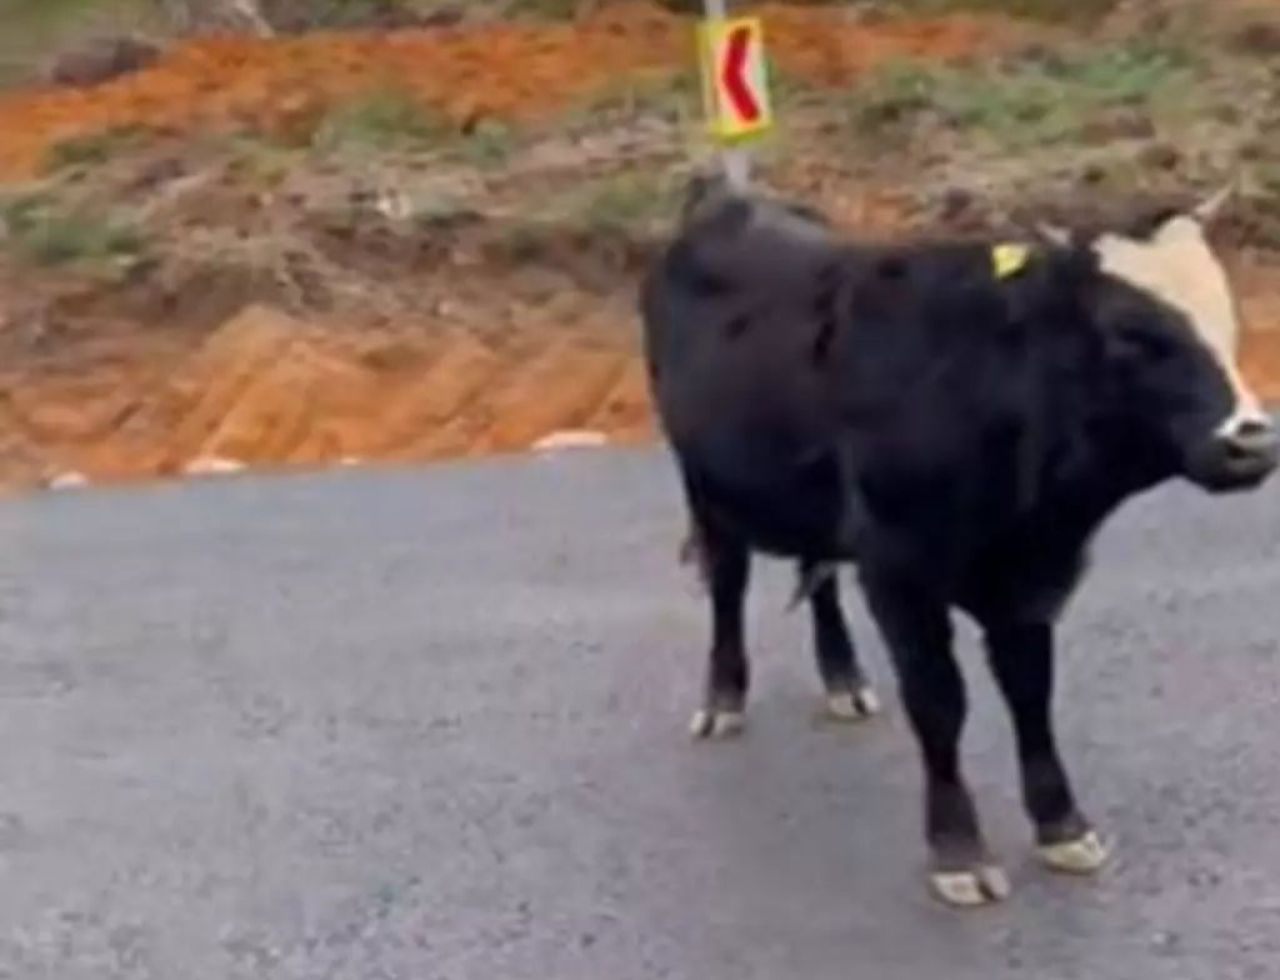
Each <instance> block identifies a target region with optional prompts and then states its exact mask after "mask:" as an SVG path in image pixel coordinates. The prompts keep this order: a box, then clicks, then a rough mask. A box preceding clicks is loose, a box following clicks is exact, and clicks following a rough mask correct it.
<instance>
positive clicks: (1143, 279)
mask: <svg viewBox="0 0 1280 980" xmlns="http://www.w3.org/2000/svg"><path fill="white" fill-rule="evenodd" d="M1094 250H1095V251H1096V252H1097V253H1098V256H1099V259H1100V260H1101V265H1102V269H1103V271H1104V272H1107V273H1109V274H1111V275H1113V276H1115V277H1116V278H1118V279H1123V280H1124V281H1126V282H1128V283H1129V284H1130V285H1133V286H1136V287H1138V288H1139V289H1143V290H1146V291H1147V292H1149V293H1151V294H1152V295H1154V296H1156V297H1157V298H1158V299H1160V300H1161V301H1163V302H1164V303H1167V304H1168V305H1169V306H1171V307H1173V308H1174V309H1176V310H1178V311H1179V312H1181V313H1182V314H1183V315H1184V316H1186V318H1187V320H1188V321H1189V322H1190V324H1191V328H1192V329H1193V330H1194V331H1195V332H1196V335H1197V336H1198V337H1199V338H1200V340H1201V342H1202V343H1203V344H1204V345H1205V346H1206V347H1207V348H1208V349H1209V350H1210V352H1211V353H1212V354H1213V356H1214V359H1215V360H1216V361H1217V362H1218V365H1219V367H1220V368H1221V369H1222V372H1223V374H1224V375H1226V378H1227V381H1228V383H1229V384H1230V385H1231V389H1232V391H1233V392H1234V393H1235V399H1236V404H1235V409H1234V411H1233V412H1232V413H1231V417H1230V418H1228V419H1226V420H1225V421H1224V422H1223V424H1222V427H1221V431H1223V432H1231V431H1234V429H1235V428H1236V427H1238V426H1239V425H1240V423H1242V422H1245V421H1262V422H1265V421H1266V416H1265V415H1264V414H1263V413H1262V409H1261V407H1260V405H1259V403H1258V399H1257V396H1255V395H1254V394H1253V392H1251V391H1250V390H1249V388H1248V386H1247V385H1246V384H1245V382H1244V379H1243V378H1242V377H1241V375H1240V370H1239V368H1238V367H1237V365H1236V355H1237V351H1238V347H1239V343H1240V320H1239V316H1238V314H1237V310H1236V303H1235V298H1234V296H1233V295H1232V292H1231V286H1230V284H1229V283H1228V281H1227V274H1226V271H1225V270H1224V269H1223V268H1222V263H1220V262H1219V261H1218V259H1217V257H1216V256H1215V255H1214V254H1213V251H1212V250H1211V249H1210V248H1209V243H1208V242H1207V241H1206V240H1205V236H1204V228H1203V226H1202V225H1201V224H1200V222H1199V221H1197V220H1196V219H1195V218H1193V217H1191V216H1190V215H1178V216H1177V217H1174V218H1171V219H1170V220H1169V221H1167V222H1165V223H1164V225H1162V226H1161V227H1160V229H1159V231H1157V232H1156V233H1155V235H1153V236H1152V237H1151V239H1150V240H1148V241H1139V240H1136V239H1131V238H1125V237H1123V236H1120V235H1103V236H1102V237H1100V238H1099V239H1098V241H1097V242H1096V243H1095V245H1094Z"/></svg>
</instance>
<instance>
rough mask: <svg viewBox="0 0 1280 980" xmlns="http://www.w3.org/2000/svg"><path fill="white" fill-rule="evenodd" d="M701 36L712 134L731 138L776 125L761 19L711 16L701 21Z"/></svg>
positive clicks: (753, 134)
mask: <svg viewBox="0 0 1280 980" xmlns="http://www.w3.org/2000/svg"><path fill="white" fill-rule="evenodd" d="M698 38H699V45H698V47H699V57H700V61H701V65H702V92H703V100H704V103H705V105H706V109H707V118H708V121H709V124H710V128H711V132H712V135H714V136H715V137H717V138H718V139H720V140H722V141H723V142H726V143H736V142H740V141H743V140H748V139H752V138H754V137H757V136H760V135H762V134H763V133H764V132H765V131H767V130H768V129H770V128H771V127H772V126H773V108H772V106H771V105H770V104H769V79H768V73H767V70H766V68H765V56H764V29H763V26H762V24H761V22H760V20H759V18H756V17H739V18H735V19H733V20H722V19H717V18H711V19H708V20H705V21H703V22H702V23H701V24H699V26H698Z"/></svg>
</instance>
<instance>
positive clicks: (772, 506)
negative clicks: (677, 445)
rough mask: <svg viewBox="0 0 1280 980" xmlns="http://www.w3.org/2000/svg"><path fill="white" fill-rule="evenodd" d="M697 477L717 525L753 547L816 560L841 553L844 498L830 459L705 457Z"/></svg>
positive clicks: (836, 472)
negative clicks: (719, 461) (725, 460)
mask: <svg viewBox="0 0 1280 980" xmlns="http://www.w3.org/2000/svg"><path fill="white" fill-rule="evenodd" d="M753 464H754V465H753ZM694 479H695V481H696V483H697V484H698V492H699V496H700V497H701V499H702V501H703V504H704V505H705V506H706V507H707V508H708V509H709V511H710V514H711V516H712V517H713V518H714V520H715V521H716V523H717V524H718V525H719V526H720V527H722V528H723V529H724V530H726V531H728V532H730V533H732V534H733V535H734V536H735V537H739V538H742V539H743V540H744V541H746V542H747V543H748V544H750V545H751V547H752V548H754V549H755V550H757V551H762V552H768V553H772V554H775V555H778V556H783V557H804V558H815V559H816V558H829V557H835V556H836V555H837V553H838V551H839V548H838V545H837V540H838V536H839V532H840V530H841V518H842V506H841V503H842V500H841V494H840V490H839V479H838V471H837V469H836V464H835V461H834V460H833V459H831V458H830V457H816V458H811V459H808V460H804V461H802V462H798V463H797V462H793V461H784V460H782V459H772V460H770V459H763V458H760V456H759V455H755V456H754V458H751V459H747V460H737V461H734V462H733V463H731V464H729V465H721V466H719V467H717V466H716V465H715V463H714V461H710V462H709V463H708V461H707V460H705V459H704V461H703V466H701V467H698V468H696V476H695V477H694Z"/></svg>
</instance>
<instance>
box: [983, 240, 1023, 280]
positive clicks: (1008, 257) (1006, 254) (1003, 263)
mask: <svg viewBox="0 0 1280 980" xmlns="http://www.w3.org/2000/svg"><path fill="white" fill-rule="evenodd" d="M1030 259H1031V249H1030V248H1028V247H1027V246H1026V245H1019V244H1017V243H1016V242H1003V243H1001V244H1000V245H997V246H995V247H994V248H993V249H992V250H991V264H992V266H993V267H994V269H995V274H996V278H997V279H1008V278H1009V277H1010V276H1016V275H1017V274H1018V273H1019V272H1021V271H1022V270H1023V269H1024V268H1025V267H1026V264H1027V262H1028V261H1030Z"/></svg>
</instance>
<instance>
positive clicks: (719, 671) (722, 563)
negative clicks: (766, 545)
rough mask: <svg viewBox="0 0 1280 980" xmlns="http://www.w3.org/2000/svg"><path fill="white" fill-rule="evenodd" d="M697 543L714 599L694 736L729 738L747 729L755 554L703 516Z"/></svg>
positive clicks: (708, 586)
mask: <svg viewBox="0 0 1280 980" xmlns="http://www.w3.org/2000/svg"><path fill="white" fill-rule="evenodd" d="M698 548H699V552H700V560H701V563H702V568H703V571H704V574H705V576H706V580H707V591H708V592H709V594H710V599H711V653H710V656H709V658H708V669H707V681H706V691H705V693H704V696H703V702H702V707H701V708H699V709H698V710H697V712H695V713H694V716H693V721H692V722H691V724H690V729H691V731H692V733H693V735H694V737H695V738H728V737H731V736H733V735H736V734H738V733H739V732H740V731H741V730H742V726H743V717H744V715H743V713H744V711H745V710H746V703H747V689H748V687H749V686H750V680H751V677H750V674H751V669H750V665H749V664H748V662H747V652H746V646H745V636H744V633H745V630H744V623H743V621H744V607H745V604H746V601H745V600H746V592H747V584H748V581H749V578H750V569H751V554H750V551H749V549H748V548H747V546H746V544H745V543H744V542H742V541H739V540H737V539H735V538H733V537H732V536H730V535H727V534H723V533H721V532H719V531H716V530H713V529H711V528H708V526H707V525H706V524H705V523H703V522H698Z"/></svg>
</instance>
